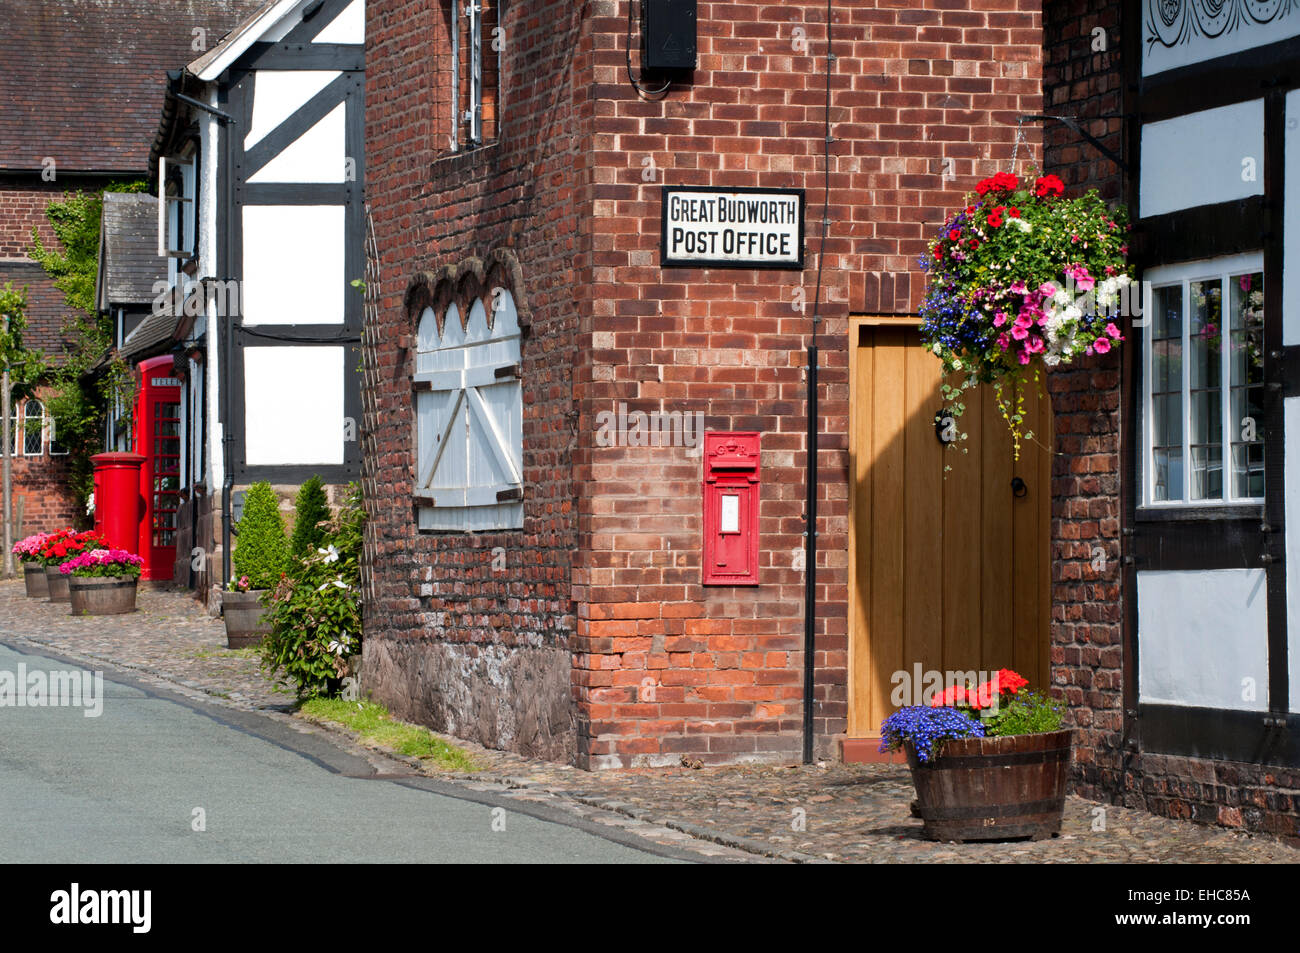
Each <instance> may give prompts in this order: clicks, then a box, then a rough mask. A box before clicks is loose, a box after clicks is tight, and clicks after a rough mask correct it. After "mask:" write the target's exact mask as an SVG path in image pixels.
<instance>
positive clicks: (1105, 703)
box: [1044, 0, 1132, 797]
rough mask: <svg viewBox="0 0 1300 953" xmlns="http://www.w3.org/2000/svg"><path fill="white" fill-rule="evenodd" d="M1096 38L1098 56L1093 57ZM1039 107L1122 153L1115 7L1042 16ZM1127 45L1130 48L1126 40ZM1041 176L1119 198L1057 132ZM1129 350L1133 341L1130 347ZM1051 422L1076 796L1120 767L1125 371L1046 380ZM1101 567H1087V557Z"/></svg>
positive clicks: (1083, 6) (1074, 143)
mask: <svg viewBox="0 0 1300 953" xmlns="http://www.w3.org/2000/svg"><path fill="white" fill-rule="evenodd" d="M1097 28H1101V29H1103V30H1104V31H1106V32H1105V45H1106V47H1107V49H1106V51H1105V52H1098V51H1094V49H1093V47H1094V45H1098V44H1096V43H1095V39H1096V38H1095V36H1094V33H1093V31H1094V30H1095V29H1097ZM1044 32H1045V42H1044V48H1045V55H1046V63H1045V66H1044V97H1045V99H1046V100H1047V103H1048V106H1049V112H1052V113H1056V114H1061V115H1068V116H1079V117H1081V124H1082V125H1083V127H1084V128H1085V129H1087V130H1088V131H1089V132H1090V133H1092V134H1093V135H1094V136H1096V137H1097V138H1098V139H1100V140H1101V141H1102V142H1103V143H1105V145H1106V146H1107V148H1109V149H1111V150H1112V151H1113V152H1115V153H1116V154H1119V155H1122V154H1123V146H1124V144H1123V140H1122V137H1121V128H1122V124H1121V120H1120V119H1119V118H1110V119H1104V118H1098V117H1101V116H1107V115H1110V116H1115V117H1118V115H1119V114H1121V113H1123V111H1124V110H1123V72H1122V70H1123V62H1122V55H1123V52H1124V50H1122V49H1121V42H1122V40H1124V39H1125V37H1124V36H1123V35H1122V33H1121V29H1120V4H1119V3H1118V2H1109V3H1104V4H1096V3H1088V2H1085V0H1079V2H1067V3H1057V4H1052V5H1050V6H1049V7H1048V10H1047V22H1046V24H1045V26H1044ZM1127 39H1128V41H1129V43H1130V44H1131V42H1132V39H1131V38H1127ZM1045 147H1046V157H1045V167H1046V168H1047V169H1048V170H1050V171H1052V172H1055V173H1056V174H1058V175H1059V176H1060V177H1061V178H1062V179H1063V180H1064V181H1065V183H1066V186H1067V188H1068V189H1069V191H1070V193H1071V194H1077V193H1078V192H1081V191H1085V190H1087V189H1090V188H1096V189H1097V190H1098V191H1099V192H1100V193H1101V194H1102V196H1103V197H1105V198H1106V199H1107V200H1108V201H1110V202H1115V203H1119V202H1122V201H1125V200H1126V196H1125V195H1124V191H1123V189H1124V181H1123V176H1122V174H1121V172H1120V170H1119V168H1118V167H1117V166H1116V165H1115V164H1114V163H1113V162H1111V161H1110V160H1108V159H1106V158H1105V157H1104V156H1102V155H1101V154H1100V153H1099V152H1097V150H1095V149H1094V148H1093V147H1092V146H1090V145H1089V144H1088V143H1086V142H1085V141H1083V140H1082V139H1081V137H1080V136H1079V135H1078V134H1077V133H1075V132H1074V131H1073V130H1070V129H1068V128H1067V127H1065V126H1064V125H1062V124H1060V123H1052V124H1050V125H1049V126H1048V127H1047V129H1046V139H1045ZM1130 343H1131V341H1130ZM1048 380H1049V389H1050V392H1051V395H1052V406H1053V411H1054V412H1055V424H1056V451H1057V456H1056V457H1055V461H1054V464H1053V473H1052V682H1053V685H1054V688H1055V689H1056V690H1057V691H1059V692H1060V693H1061V694H1062V695H1063V696H1064V698H1065V699H1066V701H1067V702H1068V703H1069V709H1070V715H1071V717H1072V719H1073V721H1074V723H1075V725H1076V726H1077V727H1078V728H1079V739H1078V740H1079V742H1080V744H1079V745H1078V749H1077V751H1076V759H1075V765H1074V775H1075V778H1074V779H1075V782H1076V784H1077V786H1078V790H1079V791H1080V793H1083V794H1085V795H1087V796H1091V797H1104V796H1105V792H1107V791H1114V790H1117V788H1118V781H1119V772H1120V771H1121V770H1122V759H1123V751H1122V744H1123V737H1122V732H1123V685H1124V682H1123V602H1122V598H1121V596H1122V593H1121V584H1120V583H1121V573H1122V562H1121V558H1120V557H1121V553H1120V456H1119V454H1120V401H1119V395H1120V390H1119V388H1120V370H1119V361H1118V360H1116V359H1115V358H1114V357H1108V358H1091V359H1084V360H1083V361H1081V362H1080V363H1078V364H1076V365H1074V366H1073V367H1071V368H1068V369H1062V368H1058V369H1056V370H1054V371H1053V372H1052V374H1051V375H1049V378H1048ZM1097 548H1100V549H1101V551H1102V552H1103V553H1104V554H1105V569H1104V570H1102V571H1100V572H1099V571H1097V570H1095V569H1094V568H1093V556H1094V550H1095V549H1097Z"/></svg>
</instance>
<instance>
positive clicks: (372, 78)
mask: <svg viewBox="0 0 1300 953" xmlns="http://www.w3.org/2000/svg"><path fill="white" fill-rule="evenodd" d="M446 6H447V5H446V4H442V3H437V2H429V0H418V2H413V0H406V2H402V0H382V2H377V3H370V4H368V5H367V15H368V27H367V31H366V32H367V43H368V50H367V74H366V82H367V91H366V97H367V195H368V199H369V202H370V207H371V210H372V213H373V217H374V230H375V235H376V239H377V243H378V248H379V255H380V259H381V272H382V281H381V285H382V300H381V301H380V302H379V308H380V314H381V320H380V322H379V324H378V326H377V327H376V328H372V329H370V330H369V332H368V337H367V346H368V352H369V354H370V355H371V360H372V363H371V365H370V366H371V368H372V369H374V368H382V371H377V372H375V373H374V374H373V376H369V377H368V378H367V383H368V386H367V388H366V416H365V421H366V423H365V430H366V440H367V441H368V443H367V445H366V454H365V459H366V464H365V471H364V477H365V489H366V492H367V494H368V499H369V500H370V501H371V505H372V507H373V509H372V517H373V518H372V521H371V526H370V533H371V539H370V547H369V548H370V553H371V556H370V559H371V567H372V568H371V570H370V573H371V580H370V582H371V587H372V590H371V591H372V599H371V601H370V603H369V605H368V606H367V619H366V625H367V628H366V633H367V646H366V655H365V666H366V676H365V677H366V679H367V687H368V688H371V689H372V690H373V691H375V693H376V695H377V696H378V697H381V698H383V699H384V700H385V701H386V702H388V703H389V704H390V705H391V706H392V707H393V708H394V709H395V710H396V711H398V712H400V713H402V714H403V715H405V716H407V717H412V718H419V719H421V720H424V721H428V722H431V723H434V724H437V725H439V726H441V727H445V728H450V729H452V730H456V731H457V732H458V733H460V734H463V735H464V736H466V737H470V738H475V739H477V740H481V741H483V742H485V743H488V744H495V745H501V746H503V747H510V748H514V749H516V750H520V751H524V752H526V753H529V754H537V755H543V756H547V757H552V758H558V759H561V760H568V759H572V758H574V757H575V751H576V746H577V742H576V727H575V726H576V719H575V712H576V709H575V706H574V702H573V699H572V690H571V687H570V672H571V668H572V660H571V650H572V647H571V644H570V640H571V637H572V634H573V628H574V609H573V595H572V591H571V577H570V573H571V562H572V558H573V553H574V551H575V549H576V547H577V537H576V532H577V525H576V516H577V514H576V512H575V498H576V497H577V496H578V493H579V491H578V489H577V487H576V485H575V483H574V480H573V471H572V469H571V466H572V463H571V460H572V458H571V454H572V446H573V442H574V439H575V434H574V421H573V418H572V408H573V400H572V393H573V373H574V366H575V364H576V362H577V357H578V355H579V354H580V353H582V350H581V349H580V347H579V344H578V343H577V334H578V327H579V322H580V321H581V320H582V319H583V309H585V310H586V311H587V312H588V313H589V311H590V304H589V302H586V303H584V302H583V298H584V297H585V295H584V294H583V291H582V289H584V288H586V287H588V286H589V282H590V279H589V277H588V276H589V270H588V269H589V267H590V265H589V257H588V252H587V249H588V247H589V239H588V238H587V234H586V233H587V232H589V230H590V227H589V224H588V221H587V219H586V218H585V217H584V216H583V214H582V211H581V210H582V209H583V208H585V207H586V203H587V201H588V195H589V190H590V187H591V180H592V176H591V173H590V171H589V165H590V157H589V156H588V155H586V154H585V153H584V152H583V150H582V149H581V148H580V144H581V142H582V141H583V140H582V136H581V132H580V130H581V128H582V124H583V122H584V121H585V117H584V116H583V115H582V111H583V110H584V109H585V110H587V111H588V112H589V110H590V106H589V105H587V104H585V103H583V102H582V101H581V97H580V96H579V95H578V93H577V91H579V90H581V89H582V88H583V87H582V85H581V83H580V80H579V79H578V77H580V76H582V75H584V74H585V73H586V72H587V71H588V70H589V66H588V65H587V62H588V59H589V56H590V54H589V51H588V50H589V42H590V41H589V39H588V38H587V37H586V36H585V33H584V31H583V29H582V28H583V21H582V19H581V17H580V13H581V7H580V6H574V7H572V8H571V9H570V11H569V12H566V13H558V14H557V13H556V10H557V7H556V5H554V4H539V3H520V4H514V5H512V6H511V15H510V22H509V23H508V24H507V25H506V29H507V30H508V33H507V36H506V40H505V44H504V49H505V53H504V63H505V68H504V69H503V79H504V82H505V86H504V89H503V96H502V100H503V102H504V103H506V104H507V105H506V109H507V121H506V123H505V124H504V125H503V127H502V134H501V136H500V138H499V140H498V141H496V142H493V143H491V144H489V145H487V146H485V147H483V148H481V149H477V150H473V151H463V152H461V153H451V152H449V151H448V148H447V146H448V142H449V139H450V132H451V123H452V114H453V110H454V106H453V97H452V94H451V90H452V89H453V87H452V85H451V74H450V46H449V40H448V36H449V34H448V25H447V17H446V15H445V8H446ZM566 6H567V5H566ZM486 50H490V43H485V52H486ZM460 138H461V142H462V143H463V142H464V130H463V127H462V135H461V137H460ZM515 254H517V256H518V260H520V261H521V262H522V278H521V280H519V281H511V280H507V278H506V277H502V276H501V275H497V276H496V277H498V278H500V279H501V280H502V281H504V282H505V283H506V284H507V285H508V286H509V287H510V289H511V291H512V292H513V293H514V295H515V297H516V300H517V301H518V302H519V304H520V306H521V310H522V311H523V314H522V315H521V316H522V317H524V318H526V319H527V320H529V321H530V323H531V326H530V330H529V336H528V337H527V338H526V339H525V342H524V345H523V379H524V382H525V384H524V430H525V433H526V434H527V437H526V440H525V447H524V468H525V474H526V483H527V497H526V498H527V504H526V505H527V512H528V519H527V522H526V525H525V527H524V529H523V531H522V532H502V533H486V534H482V533H481V534H474V535H472V536H467V535H462V534H455V535H448V534H419V533H417V532H416V529H415V522H414V511H413V506H412V503H413V501H412V497H411V492H412V488H413V485H414V475H413V472H412V464H413V446H412V426H411V421H412V402H411V374H412V371H413V353H412V351H411V350H410V349H403V348H402V347H401V346H400V345H401V342H400V338H401V337H402V335H409V336H410V337H411V338H412V339H414V335H415V330H416V324H417V322H418V319H419V314H418V309H417V313H414V314H408V313H407V311H406V309H405V307H404V305H403V298H404V295H405V293H406V291H407V289H408V287H409V286H410V285H411V284H412V281H413V279H414V278H415V276H416V275H417V274H419V273H420V272H434V271H436V270H437V269H439V268H440V267H442V266H449V267H451V268H453V269H457V268H458V269H459V272H458V274H461V275H462V276H464V275H468V276H469V277H466V278H465V279H464V280H458V281H457V282H456V284H457V289H456V290H457V292H458V297H459V299H460V307H461V314H462V315H464V314H465V313H467V310H468V309H467V307H466V305H467V303H468V301H469V299H470V298H471V297H472V296H475V295H477V296H483V295H484V294H485V293H486V292H487V290H488V289H487V288H486V287H483V286H482V285H481V284H480V283H479V278H478V277H476V276H475V274H474V272H475V270H476V267H477V266H476V265H475V262H476V261H477V262H491V261H492V260H496V261H498V262H503V263H504V262H508V261H509V260H510V259H511V258H512V256H514V255H515ZM498 270H500V269H498ZM507 270H508V269H507ZM492 277H493V275H492V274H486V273H485V274H483V275H482V278H484V279H487V278H492ZM435 285H436V286H437V287H441V285H437V282H436V281H434V282H431V283H430V286H431V287H432V286H435ZM497 547H500V548H502V549H503V550H504V551H505V554H506V562H507V571H506V572H505V573H499V572H493V570H492V566H491V560H492V552H493V550H494V549H495V548H497Z"/></svg>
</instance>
